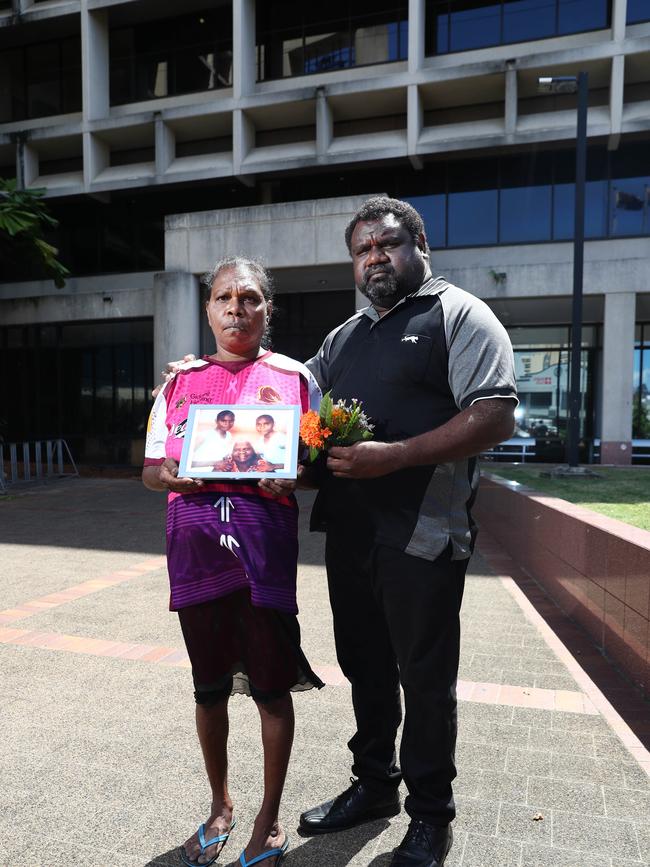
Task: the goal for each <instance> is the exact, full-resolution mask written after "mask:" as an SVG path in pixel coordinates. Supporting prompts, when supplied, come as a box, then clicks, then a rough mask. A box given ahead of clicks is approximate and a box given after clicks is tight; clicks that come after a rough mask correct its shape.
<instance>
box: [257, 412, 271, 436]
mask: <svg viewBox="0 0 650 867" xmlns="http://www.w3.org/2000/svg"><path fill="white" fill-rule="evenodd" d="M255 430H256V431H257V432H258V434H260V436H263V437H267V436H269V434H271V433H272V432H273V419H272V418H267V416H265V415H263V416H261V417H260V418H258V419H257V421H256V422H255Z"/></svg>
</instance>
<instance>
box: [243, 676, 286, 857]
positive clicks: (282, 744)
mask: <svg viewBox="0 0 650 867" xmlns="http://www.w3.org/2000/svg"><path fill="white" fill-rule="evenodd" d="M257 709H258V710H259V713H260V720H261V723H262V746H263V748H264V799H263V801H262V806H261V807H260V810H259V812H258V814H257V817H256V819H255V823H254V825H253V833H252V834H251V838H250V840H249V841H248V845H247V846H246V850H245V858H246V860H247V861H250V859H251V858H255V857H256V856H257V855H261V853H262V852H264V851H266V850H267V849H273V848H275V847H277V846H281V845H282V844H283V843H284V840H285V833H284V831H283V830H282V827H281V826H280V822H279V813H280V800H281V799H282V791H283V789H284V781H285V778H286V776H287V768H288V766H289V757H290V756H291V746H292V744H293V731H294V715H293V701H292V699H291V694H290V693H288V694H287V695H285V696H283V697H282V698H279V699H276V700H275V701H271V702H267V703H266V704H262V702H257ZM270 861H272V859H269V862H270ZM269 862H264V863H265V864H267V863H269ZM269 867H273V864H269Z"/></svg>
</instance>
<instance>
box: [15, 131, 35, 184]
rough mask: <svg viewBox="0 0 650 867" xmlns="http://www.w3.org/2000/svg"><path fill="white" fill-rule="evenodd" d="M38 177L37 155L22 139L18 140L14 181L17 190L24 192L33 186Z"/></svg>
mask: <svg viewBox="0 0 650 867" xmlns="http://www.w3.org/2000/svg"><path fill="white" fill-rule="evenodd" d="M38 175H39V166H38V153H37V151H35V150H34V148H33V147H32V146H31V145H30V144H29V143H28V142H26V141H25V140H24V139H19V141H18V147H17V148H16V181H17V184H18V188H19V189H21V190H26V189H28V188H29V187H31V186H33V185H34V181H35V180H36V178H37V177H38Z"/></svg>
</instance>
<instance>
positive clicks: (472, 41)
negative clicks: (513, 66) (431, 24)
mask: <svg viewBox="0 0 650 867" xmlns="http://www.w3.org/2000/svg"><path fill="white" fill-rule="evenodd" d="M459 7H460V8H459ZM500 41H501V5H500V4H499V3H492V4H489V5H487V4H484V3H476V2H469V3H468V2H461V3H453V4H452V5H451V12H450V15H449V50H450V51H466V50H468V49H470V48H482V47H484V46H487V45H498V44H499V42H500Z"/></svg>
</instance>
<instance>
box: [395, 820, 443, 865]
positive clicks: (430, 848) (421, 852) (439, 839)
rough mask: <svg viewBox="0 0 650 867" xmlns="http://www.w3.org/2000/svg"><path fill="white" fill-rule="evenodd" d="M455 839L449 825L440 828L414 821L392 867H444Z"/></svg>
mask: <svg viewBox="0 0 650 867" xmlns="http://www.w3.org/2000/svg"><path fill="white" fill-rule="evenodd" d="M453 839H454V838H453V834H452V832H451V826H449V825H443V826H442V827H438V826H437V825H427V824H426V822H421V821H420V820H419V819H412V820H411V824H410V825H409V828H408V831H407V832H406V836H405V837H404V839H403V840H402V842H401V843H400V844H399V847H398V848H397V849H396V850H395V854H394V855H393V860H392V861H391V862H390V867H442V865H443V864H444V863H445V861H446V860H447V855H448V854H449V850H450V849H451V844H452V841H453Z"/></svg>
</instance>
